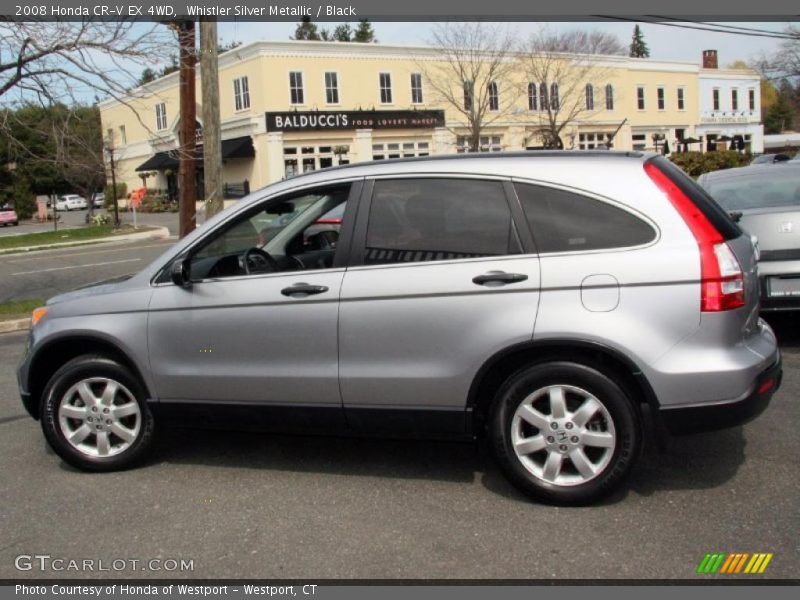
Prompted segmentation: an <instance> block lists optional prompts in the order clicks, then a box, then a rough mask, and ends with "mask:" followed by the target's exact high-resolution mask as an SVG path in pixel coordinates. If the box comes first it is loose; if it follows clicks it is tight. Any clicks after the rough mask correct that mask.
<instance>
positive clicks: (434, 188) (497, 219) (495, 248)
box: [364, 178, 521, 265]
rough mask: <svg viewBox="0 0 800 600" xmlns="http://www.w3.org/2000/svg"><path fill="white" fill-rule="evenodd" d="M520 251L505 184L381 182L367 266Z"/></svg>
mask: <svg viewBox="0 0 800 600" xmlns="http://www.w3.org/2000/svg"><path fill="white" fill-rule="evenodd" d="M520 252H521V248H520V245H519V241H518V238H517V235H516V232H515V231H514V227H513V222H512V219H511V211H510V210H509V206H508V202H507V201H506V197H505V193H504V191H503V184H502V183H500V182H497V181H481V180H474V179H427V178H425V179H387V180H379V181H376V182H375V187H374V191H373V196H372V206H371V208H370V212H369V223H368V226H367V240H366V249H365V254H364V262H365V264H368V265H369V264H389V263H407V262H408V263H412V262H427V261H438V260H454V259H463V258H475V257H481V256H503V255H508V254H518V253H520Z"/></svg>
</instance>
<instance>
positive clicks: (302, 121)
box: [266, 110, 444, 131]
mask: <svg viewBox="0 0 800 600" xmlns="http://www.w3.org/2000/svg"><path fill="white" fill-rule="evenodd" d="M266 115H267V131H323V130H325V129H421V128H429V127H444V111H443V110H354V111H304V112H293V111H287V112H268V113H266Z"/></svg>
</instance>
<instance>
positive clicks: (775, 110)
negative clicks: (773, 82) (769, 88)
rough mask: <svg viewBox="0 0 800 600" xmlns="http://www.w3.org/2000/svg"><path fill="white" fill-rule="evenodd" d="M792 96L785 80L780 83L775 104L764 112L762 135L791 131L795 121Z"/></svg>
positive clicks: (792, 90) (791, 91) (790, 86)
mask: <svg viewBox="0 0 800 600" xmlns="http://www.w3.org/2000/svg"><path fill="white" fill-rule="evenodd" d="M793 95H794V89H793V88H792V85H791V84H790V83H789V82H788V81H786V80H784V81H782V82H781V84H780V86H779V89H778V97H777V99H776V100H775V103H774V104H772V105H771V106H770V107H769V108H767V109H766V110H764V133H767V134H769V133H783V132H784V131H789V130H791V129H792V126H793V123H794V119H795V110H794V106H793V104H792V96H793Z"/></svg>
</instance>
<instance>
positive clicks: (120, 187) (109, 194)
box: [104, 181, 128, 208]
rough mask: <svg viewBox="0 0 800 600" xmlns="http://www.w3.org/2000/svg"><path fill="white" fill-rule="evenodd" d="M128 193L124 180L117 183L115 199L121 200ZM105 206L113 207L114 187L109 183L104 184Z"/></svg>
mask: <svg viewBox="0 0 800 600" xmlns="http://www.w3.org/2000/svg"><path fill="white" fill-rule="evenodd" d="M127 195H128V184H127V183H125V182H124V181H123V182H121V183H117V200H123V199H124V198H125V196H127ZM104 204H105V208H114V188H113V187H112V185H111V184H110V183H109V184H108V185H107V186H106V199H105V203H104Z"/></svg>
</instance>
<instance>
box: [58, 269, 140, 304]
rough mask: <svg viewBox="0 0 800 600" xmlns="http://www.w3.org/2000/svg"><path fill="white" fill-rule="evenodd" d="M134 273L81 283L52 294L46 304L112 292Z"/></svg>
mask: <svg viewBox="0 0 800 600" xmlns="http://www.w3.org/2000/svg"><path fill="white" fill-rule="evenodd" d="M134 275H135V273H130V274H128V275H118V276H117V277H112V278H110V279H103V280H102V281H95V282H94V283H89V284H86V285H82V286H80V287H78V288H75V289H74V290H71V291H69V292H64V293H63V294H59V295H57V296H53V297H52V298H50V299H49V300H48V301H47V304H48V305H50V304H60V303H62V302H68V301H70V300H76V299H78V298H87V297H89V296H98V295H103V294H113V293H114V292H117V291H119V288H120V284H121V283H123V282H125V281H128V280H129V279H130V278H131V277H133V276H134Z"/></svg>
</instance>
